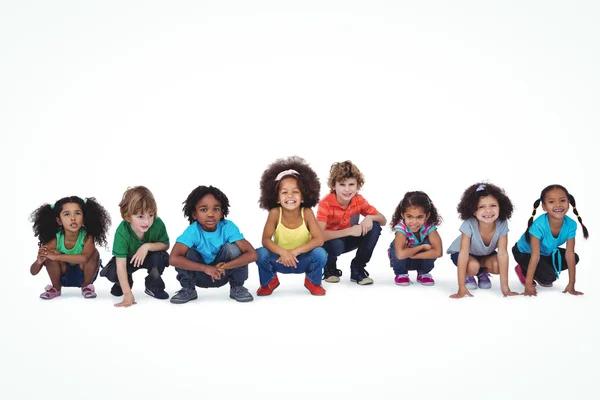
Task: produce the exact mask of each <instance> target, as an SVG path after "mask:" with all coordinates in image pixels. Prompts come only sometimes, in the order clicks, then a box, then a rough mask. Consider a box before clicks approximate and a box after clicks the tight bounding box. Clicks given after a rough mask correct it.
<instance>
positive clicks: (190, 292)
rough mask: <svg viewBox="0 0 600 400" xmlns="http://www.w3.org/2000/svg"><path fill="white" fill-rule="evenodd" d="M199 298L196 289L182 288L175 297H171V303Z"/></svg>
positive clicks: (181, 302)
mask: <svg viewBox="0 0 600 400" xmlns="http://www.w3.org/2000/svg"><path fill="white" fill-rule="evenodd" d="M197 298H198V293H196V289H187V288H182V289H181V290H180V291H179V292H177V293H175V295H174V296H173V297H171V303H173V304H183V303H187V302H188V301H191V300H196V299H197Z"/></svg>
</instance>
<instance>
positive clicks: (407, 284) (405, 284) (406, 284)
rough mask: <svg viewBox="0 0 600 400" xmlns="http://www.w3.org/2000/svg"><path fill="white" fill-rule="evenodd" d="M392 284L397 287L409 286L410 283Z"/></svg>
mask: <svg viewBox="0 0 600 400" xmlns="http://www.w3.org/2000/svg"><path fill="white" fill-rule="evenodd" d="M394 283H395V284H396V285H397V286H410V282H406V283H398V282H396V281H394Z"/></svg>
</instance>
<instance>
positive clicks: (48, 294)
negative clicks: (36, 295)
mask: <svg viewBox="0 0 600 400" xmlns="http://www.w3.org/2000/svg"><path fill="white" fill-rule="evenodd" d="M44 290H45V292H44V293H42V294H40V299H44V300H52V299H53V298H55V297H58V296H60V290H58V289H57V288H55V287H54V286H52V285H48V286H46V287H45V288H44Z"/></svg>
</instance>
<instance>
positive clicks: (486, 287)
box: [477, 285, 492, 290]
mask: <svg viewBox="0 0 600 400" xmlns="http://www.w3.org/2000/svg"><path fill="white" fill-rule="evenodd" d="M477 287H478V288H479V289H484V290H486V289H491V288H492V285H490V286H477Z"/></svg>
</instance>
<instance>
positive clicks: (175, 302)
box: [170, 296, 198, 304]
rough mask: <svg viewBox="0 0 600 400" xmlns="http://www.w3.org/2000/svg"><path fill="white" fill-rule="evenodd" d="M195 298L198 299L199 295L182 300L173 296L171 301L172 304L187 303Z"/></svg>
mask: <svg viewBox="0 0 600 400" xmlns="http://www.w3.org/2000/svg"><path fill="white" fill-rule="evenodd" d="M193 300H198V296H196V297H192V298H191V299H187V300H180V299H174V298H171V300H170V301H171V303H172V304H185V303H187V302H189V301H193Z"/></svg>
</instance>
